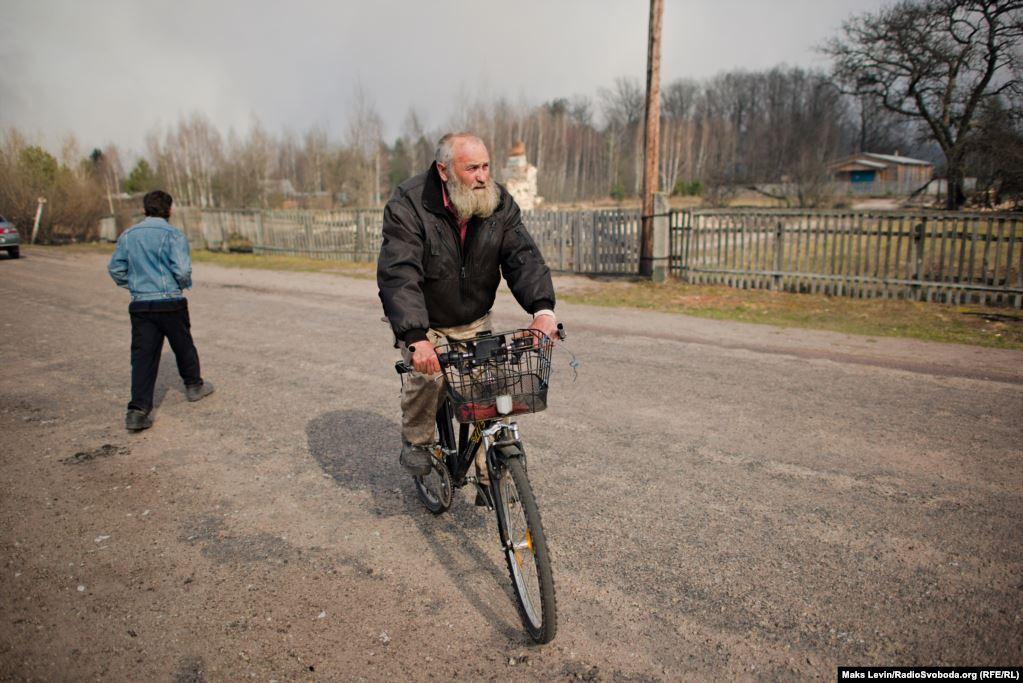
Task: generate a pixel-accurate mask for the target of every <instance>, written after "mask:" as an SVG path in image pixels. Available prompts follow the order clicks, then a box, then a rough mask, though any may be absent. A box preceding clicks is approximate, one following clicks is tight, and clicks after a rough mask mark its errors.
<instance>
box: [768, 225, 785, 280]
mask: <svg viewBox="0 0 1023 683" xmlns="http://www.w3.org/2000/svg"><path fill="white" fill-rule="evenodd" d="M784 234H785V226H784V225H783V224H782V222H781V221H778V223H777V224H776V225H775V227H774V267H773V268H772V270H774V275H772V277H771V289H772V290H776V289H779V288H780V287H781V257H782V253H783V250H782V235H784Z"/></svg>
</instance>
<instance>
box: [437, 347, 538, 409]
mask: <svg viewBox="0 0 1023 683" xmlns="http://www.w3.org/2000/svg"><path fill="white" fill-rule="evenodd" d="M552 348H553V344H552V342H551V340H550V339H549V338H548V337H546V336H545V335H544V334H543V333H541V332H539V331H538V330H513V331H511V332H501V333H498V334H486V335H483V336H478V337H475V338H473V339H469V340H465V341H451V342H450V343H449V344H447V345H444V346H439V347H437V355H438V357H439V358H440V362H441V367H442V368H443V370H444V379H445V380H447V392H448V397H449V398H450V399H451V403H452V404H453V405H454V412H455V418H456V419H457V420H458V421H459V422H478V421H481V420H493V419H496V418H499V417H503V416H505V415H521V414H523V413H536V412H539V411H541V410H545V409H546V408H547V388H548V384H549V382H550V377H551V350H552Z"/></svg>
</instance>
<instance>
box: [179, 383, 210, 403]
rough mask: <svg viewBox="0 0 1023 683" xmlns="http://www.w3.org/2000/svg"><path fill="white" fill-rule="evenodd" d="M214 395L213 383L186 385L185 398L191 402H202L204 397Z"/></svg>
mask: <svg viewBox="0 0 1023 683" xmlns="http://www.w3.org/2000/svg"><path fill="white" fill-rule="evenodd" d="M212 393H213V382H200V383H199V384H186V385H185V398H187V399H188V400H189V401H199V400H202V398H203V397H204V396H209V395H210V394H212Z"/></svg>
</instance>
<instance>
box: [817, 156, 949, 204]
mask: <svg viewBox="0 0 1023 683" xmlns="http://www.w3.org/2000/svg"><path fill="white" fill-rule="evenodd" d="M828 170H829V171H831V174H832V177H834V179H835V182H836V183H838V184H839V185H844V184H847V187H848V189H849V190H850V191H852V192H855V193H857V194H860V193H861V192H867V191H871V190H880V191H883V192H885V193H903V192H906V193H908V192H913V191H915V190H917V189H919V188H921V187H923V186H924V185H926V184H927V183H929V182H930V181H931V179H932V178H933V177H934V164H932V163H931V162H929V161H924V160H923V159H912V158H910V157H904V156H899V155H898V154H876V153H874V152H860V153H859V154H853V155H852V156H848V157H846V158H844V159H839V160H838V161H835V162H832V163H831V164H829V165H828Z"/></svg>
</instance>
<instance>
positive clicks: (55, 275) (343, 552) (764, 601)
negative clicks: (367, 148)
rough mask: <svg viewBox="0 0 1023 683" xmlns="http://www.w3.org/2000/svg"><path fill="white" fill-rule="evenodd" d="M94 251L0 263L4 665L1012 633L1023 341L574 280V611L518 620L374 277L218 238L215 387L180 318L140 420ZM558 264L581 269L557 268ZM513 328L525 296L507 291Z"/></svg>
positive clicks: (988, 656)
mask: <svg viewBox="0 0 1023 683" xmlns="http://www.w3.org/2000/svg"><path fill="white" fill-rule="evenodd" d="M104 266H105V259H104V258H103V257H102V256H100V255H95V254H78V255H72V254H67V253H64V252H60V251H57V250H39V249H37V250H30V251H28V252H27V253H26V254H25V256H24V257H23V258H22V259H20V260H18V261H13V260H11V261H8V260H5V261H3V262H0V297H2V301H3V302H4V309H3V315H2V320H0V348H2V349H3V360H4V372H3V375H2V378H0V549H2V555H0V679H4V680H48V681H58V680H75V681H78V680H125V681H127V680H146V679H152V680H161V681H164V680H170V681H179V682H185V681H203V680H206V681H235V680H248V679H251V680H260V681H293V680H310V681H312V680H331V681H333V680H344V681H347V680H374V681H375V680H386V679H394V678H397V679H399V680H451V679H460V680H466V679H480V680H502V681H504V680H600V681H660V680H664V681H674V680H706V679H711V678H715V679H718V678H727V679H734V678H752V679H766V680H775V679H793V678H800V679H802V678H819V679H833V678H834V676H835V667H836V666H837V665H839V664H877V665H884V664H976V665H981V664H989V665H996V664H1006V663H1010V664H1013V663H1015V664H1018V663H1019V662H1020V661H1021V652H1023V622H1021V614H1023V578H1021V577H1023V537H1021V535H1020V529H1021V528H1023V420H1021V419H1020V418H1021V416H1023V353H1021V352H1015V351H1000V350H992V349H981V348H976V347H966V346H945V345H936V344H928V343H923V342H914V341H907V340H898V339H877V340H873V339H869V340H868V339H866V338H859V337H850V336H845V335H839V334H832V333H822V332H808V331H805V330H780V329H776V328H771V327H767V326H755V325H744V324H737V323H727V322H718V321H710V320H698V319H693V318H686V317H683V316H673V315H666V314H658V313H650V312H641V311H624V310H614V309H600V308H590V307H585V306H559V307H558V310H559V315H560V317H561V319H562V320H564V321H565V322H566V324H567V325H568V327H569V335H570V337H569V341H568V343H567V345H566V346H567V347H568V349H570V350H571V351H572V352H574V353H575V355H576V356H577V357H578V359H579V361H580V369H579V375H578V377H577V378H575V379H573V373H572V371H571V370H570V369H569V368H568V365H567V358H568V354H567V353H565V352H562V354H561V356H560V358H559V359H558V366H557V370H556V376H555V383H554V386H553V388H552V391H551V401H550V408H549V410H548V411H547V412H545V413H542V414H538V415H534V416H527V417H525V418H523V419H522V420H521V424H522V428H523V437H524V439H525V441H526V445H527V448H528V449H529V452H530V477H531V479H532V480H533V485H534V488H535V489H536V492H537V496H538V499H539V501H540V506H541V511H542V513H543V515H544V522H545V526H546V528H547V532H548V535H549V536H550V538H551V542H552V545H553V558H554V573H555V581H556V585H557V591H558V600H559V605H558V606H559V633H558V636H557V638H556V639H555V641H554V642H553V643H551V644H550V645H547V646H544V647H537V646H534V645H531V644H530V643H529V642H528V640H527V639H526V637H525V636H524V634H523V631H522V629H521V625H520V624H519V622H518V616H517V614H516V611H515V607H514V604H513V602H512V600H513V598H512V595H511V592H510V589H509V580H508V577H507V575H506V570H505V566H504V563H503V560H502V558H501V555H500V552H499V548H498V546H497V544H496V533H495V523H494V520H493V519H492V517H491V516H490V515H489V514H487V513H485V512H482V511H479V510H478V509H476V508H475V507H474V506H473V505H472V498H471V496H470V495H469V492H468V491H458V492H457V493H456V503H455V505H454V507H453V509H452V510H451V512H450V513H448V514H446V515H444V516H440V517H434V516H433V515H431V514H429V513H428V512H426V511H425V510H424V509H423V508H422V506H421V505H420V503H419V502H418V500H417V499H416V497H415V493H414V491H413V489H412V486H411V482H410V480H409V479H408V478H407V477H406V476H404V475H403V474H402V472H401V471H400V469H399V467H398V465H397V455H396V454H397V443H398V404H397V392H398V380H397V377H396V376H395V375H394V372H393V361H394V358H395V355H394V350H393V349H392V348H391V346H390V337H389V332H388V330H387V328H386V326H385V325H384V324H383V323H381V322H380V316H381V313H380V308H379V302H378V300H377V298H376V292H375V286H374V283H373V282H372V281H370V280H359V279H351V278H345V277H342V276H336V275H325V274H308V273H279V272H267V271H251V270H236V269H227V268H220V267H216V266H211V265H207V264H199V265H197V266H196V269H195V282H196V288H195V290H194V292H192V293H191V294H190V301H191V309H192V321H193V331H194V334H195V337H196V341H197V345H198V348H199V353H200V357H201V360H202V364H203V369H204V374H205V375H206V376H207V377H208V378H210V379H211V380H212V381H213V382H215V383H216V385H217V391H216V393H214V394H213V395H212V396H210V397H208V398H207V399H204V400H203V401H201V402H199V403H195V404H191V403H188V402H187V401H185V398H184V395H183V391H182V387H181V384H180V380H179V379H178V378H177V377H176V371H175V367H174V363H173V359H172V354H171V353H170V351H169V349H165V352H164V362H163V365H162V368H161V375H160V379H159V381H158V384H157V397H158V403H159V407H158V409H157V411H156V414H155V416H156V424H155V426H154V427H153V428H152V429H150V430H148V431H146V432H142V433H140V434H134V435H133V434H128V433H126V432H125V431H124V430H123V413H124V406H125V404H126V402H127V398H128V397H127V391H128V379H129V365H128V344H129V324H128V317H127V297H126V294H125V293H124V292H123V291H121V290H117V289H116V288H115V287H114V286H113V284H112V283H111V282H110V281H109V279H108V278H107V276H106V273H105V270H104ZM566 285H569V283H566ZM496 317H497V319H498V321H499V322H500V323H501V325H502V326H508V327H512V326H515V325H516V324H518V323H519V322H521V320H522V316H521V315H520V314H519V313H517V312H516V307H515V304H514V301H512V300H511V298H510V296H508V295H506V294H502V296H501V299H500V301H499V304H498V306H497V309H496Z"/></svg>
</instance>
